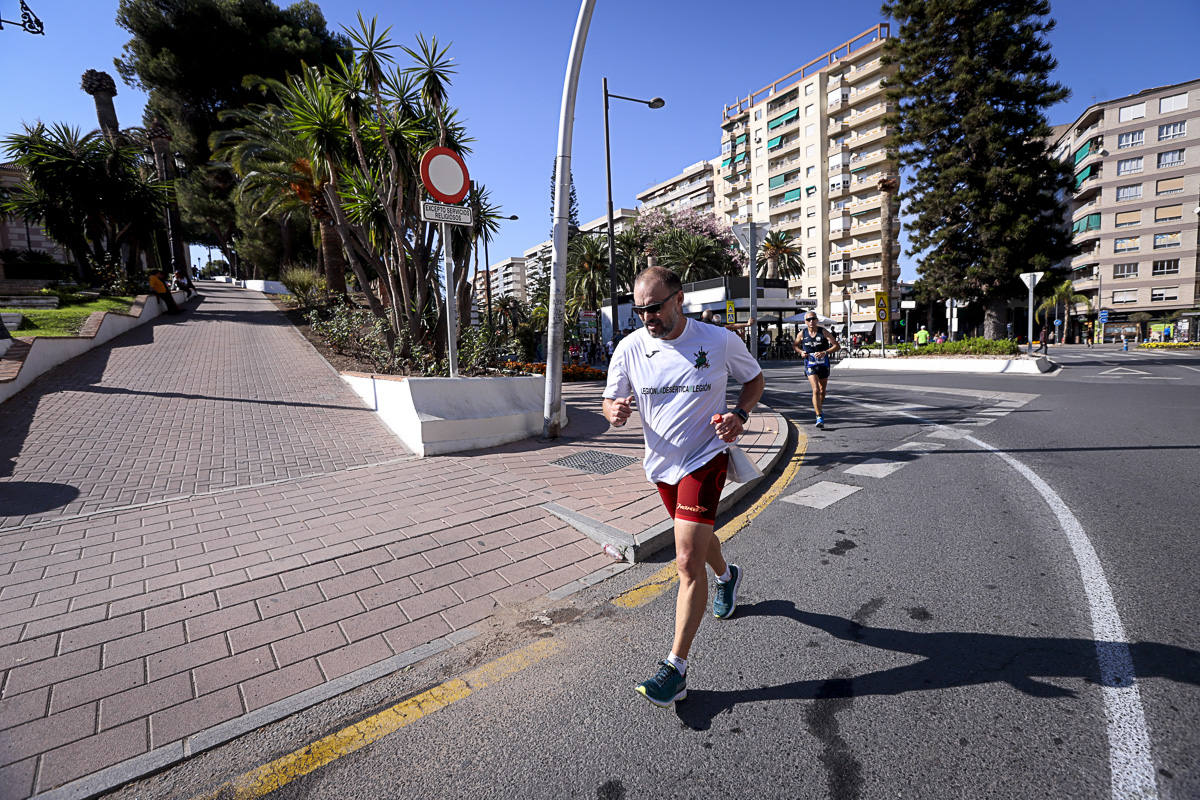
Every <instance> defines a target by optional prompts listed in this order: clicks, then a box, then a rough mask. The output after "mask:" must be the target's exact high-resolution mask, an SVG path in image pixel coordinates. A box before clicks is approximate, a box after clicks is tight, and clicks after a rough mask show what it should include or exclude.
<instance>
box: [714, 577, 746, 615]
mask: <svg viewBox="0 0 1200 800" xmlns="http://www.w3.org/2000/svg"><path fill="white" fill-rule="evenodd" d="M741 585H742V568H741V567H739V566H738V565H737V564H730V565H729V580H727V581H725V583H721V582H720V581H717V589H716V591H715V592H713V616H714V617H716V618H717V619H729V618H730V617H732V616H733V610H734V609H735V608H737V595H738V587H739V586H741Z"/></svg>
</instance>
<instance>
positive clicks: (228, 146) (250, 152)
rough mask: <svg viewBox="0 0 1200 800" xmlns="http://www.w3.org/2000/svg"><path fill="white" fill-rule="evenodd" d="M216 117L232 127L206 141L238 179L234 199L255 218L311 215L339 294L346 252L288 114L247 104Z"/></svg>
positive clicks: (326, 266)
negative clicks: (244, 203) (255, 216)
mask: <svg viewBox="0 0 1200 800" xmlns="http://www.w3.org/2000/svg"><path fill="white" fill-rule="evenodd" d="M275 85H277V86H278V85H279V84H275ZM220 118H221V119H222V121H229V122H233V123H235V127H234V128H233V129H232V130H226V131H218V132H216V133H214V134H213V135H212V137H211V138H210V146H211V147H212V149H213V158H214V159H215V160H218V161H227V162H228V163H229V165H230V166H231V167H232V168H233V170H234V172H235V173H236V174H237V175H238V176H239V177H240V178H241V179H242V180H241V182H240V183H239V184H238V188H237V195H236V196H237V198H238V199H240V200H244V201H246V202H247V204H248V205H249V207H250V209H251V211H253V212H254V213H256V214H257V215H258V218H259V219H264V218H266V217H272V218H282V219H284V220H286V219H288V218H289V217H291V216H293V215H297V214H300V215H304V216H305V217H311V219H312V220H313V221H314V222H315V223H316V225H317V236H318V239H319V245H320V248H321V261H322V263H323V265H324V269H325V280H326V285H327V286H328V287H329V290H330V291H332V292H335V293H337V294H340V295H344V294H345V293H346V256H345V254H344V253H343V252H342V243H341V240H340V239H339V238H338V235H337V231H336V230H334V227H333V215H332V214H331V213H330V211H329V204H328V202H327V201H326V199H325V192H324V189H325V180H324V179H323V177H322V174H321V170H320V168H319V166H318V163H317V160H316V158H315V157H314V154H313V153H312V152H311V149H310V148H309V147H307V146H306V145H305V144H304V142H303V141H302V140H301V139H300V137H299V136H297V135H296V133H295V132H293V131H292V130H291V129H290V128H289V127H288V116H287V115H286V114H285V112H284V111H283V109H281V108H279V107H278V106H250V107H247V108H240V109H234V110H229V111H223V112H221V114H220Z"/></svg>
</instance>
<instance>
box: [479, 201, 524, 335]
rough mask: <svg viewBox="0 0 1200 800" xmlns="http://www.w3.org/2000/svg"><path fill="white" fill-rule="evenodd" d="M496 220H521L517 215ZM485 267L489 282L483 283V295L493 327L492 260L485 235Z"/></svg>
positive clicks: (488, 318) (489, 324) (488, 321)
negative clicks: (485, 298) (489, 256)
mask: <svg viewBox="0 0 1200 800" xmlns="http://www.w3.org/2000/svg"><path fill="white" fill-rule="evenodd" d="M496 219H519V217H517V215H516V214H513V215H512V216H511V217H496ZM483 265H484V267H486V270H485V271H486V272H487V280H486V281H484V282H483V293H484V295H485V296H486V297H487V323H488V327H489V328H491V327H492V260H491V259H490V258H488V235H487V233H486V232H485V233H484V234H483Z"/></svg>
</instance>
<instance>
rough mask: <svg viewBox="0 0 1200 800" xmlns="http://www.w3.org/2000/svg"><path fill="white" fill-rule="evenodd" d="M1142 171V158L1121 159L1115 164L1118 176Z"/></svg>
mask: <svg viewBox="0 0 1200 800" xmlns="http://www.w3.org/2000/svg"><path fill="white" fill-rule="evenodd" d="M1141 171H1142V157H1141V156H1138V157H1137V158H1123V159H1121V160H1120V161H1118V162H1117V174H1118V175H1132V174H1133V173H1135V172H1141Z"/></svg>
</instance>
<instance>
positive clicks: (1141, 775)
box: [846, 399, 1158, 800]
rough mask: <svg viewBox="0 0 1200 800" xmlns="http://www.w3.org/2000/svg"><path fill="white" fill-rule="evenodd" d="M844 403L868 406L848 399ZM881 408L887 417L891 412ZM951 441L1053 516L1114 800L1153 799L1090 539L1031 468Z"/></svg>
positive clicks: (1131, 690)
mask: <svg viewBox="0 0 1200 800" xmlns="http://www.w3.org/2000/svg"><path fill="white" fill-rule="evenodd" d="M846 402H849V403H854V404H856V405H864V406H865V405H868V404H866V403H860V402H858V401H856V400H850V399H847V400H846ZM882 410H883V411H885V412H887V413H891V409H888V408H883V409H882ZM895 413H898V414H901V415H902V416H906V417H911V418H913V419H916V420H918V421H920V422H924V423H926V424H929V425H937V423H933V422H930V421H929V420H925V419H922V418H920V417H918V416H916V415H915V414H910V413H908V412H905V411H898V412H895ZM939 427H941V426H939ZM930 435H933V434H930ZM945 438H951V437H945ZM953 438H961V439H966V440H967V441H969V442H971V443H972V444H974V445H975V446H976V447H979V448H982V449H984V450H987V451H988V452H990V453H992V454H993V455H995V456H996V457H998V458H1000V459H1001V460H1003V461H1004V462H1005V463H1006V464H1008V465H1009V466H1010V467H1012V468H1013V470H1014V471H1016V472H1017V474H1019V475H1021V476H1022V477H1023V478H1025V480H1027V481H1028V482H1029V483H1030V484H1031V485H1032V486H1033V488H1034V490H1035V491H1037V493H1038V494H1040V495H1041V496H1042V499H1043V500H1045V502H1046V505H1047V506H1049V507H1050V511H1051V513H1053V514H1054V516H1055V517H1056V518H1057V520H1058V524H1059V527H1060V528H1061V529H1062V531H1063V533H1064V534H1065V535H1066V537H1067V542H1068V544H1070V546H1071V552H1072V553H1073V554H1074V556H1075V562H1076V564H1078V566H1079V574H1080V578H1081V580H1082V583H1083V591H1084V595H1085V596H1086V597H1087V602H1088V610H1089V611H1090V612H1091V617H1092V639H1093V641H1094V642H1095V645H1096V661H1097V662H1098V664H1099V666H1100V692H1101V695H1102V696H1103V698H1104V711H1105V716H1106V717H1107V719H1108V759H1109V769H1110V772H1111V788H1112V796H1113V797H1114V798H1117V800H1126V798H1139V799H1141V800H1156V798H1157V797H1158V785H1157V783H1156V782H1155V777H1154V759H1153V757H1152V756H1151V753H1150V734H1149V732H1148V731H1147V729H1146V715H1145V712H1144V711H1143V710H1142V695H1141V692H1140V691H1139V690H1138V686H1137V675H1136V674H1135V672H1134V668H1133V656H1132V654H1131V653H1130V651H1129V639H1128V637H1127V636H1126V634H1125V626H1124V625H1123V624H1122V623H1121V615H1120V613H1119V612H1118V611H1117V604H1116V601H1115V600H1114V599H1113V593H1112V587H1110V586H1109V584H1108V579H1107V578H1106V577H1105V574H1104V567H1103V565H1102V564H1101V563H1100V558H1099V556H1097V555H1096V550H1095V548H1094V547H1093V546H1092V542H1091V540H1090V539H1088V536H1087V533H1086V532H1085V531H1084V530H1083V526H1082V525H1081V524H1080V523H1079V520H1078V519H1076V517H1075V515H1074V514H1073V513H1072V512H1071V509H1070V507H1069V506H1067V504H1066V503H1065V502H1064V501H1063V499H1062V498H1061V497H1059V496H1058V493H1057V492H1055V491H1054V489H1052V488H1051V487H1050V485H1049V484H1047V483H1046V482H1045V481H1044V480H1042V478H1041V477H1040V476H1039V475H1038V474H1037V473H1036V472H1034V471H1033V470H1032V469H1030V468H1029V467H1027V466H1025V464H1023V463H1022V462H1021V461H1019V460H1018V459H1016V458H1014V457H1013V456H1011V455H1009V454H1008V453H1006V452H1004V451H1003V450H1000V449H998V448H996V447H993V446H992V445H990V444H988V443H987V442H984V441H982V440H980V439H976V438H975V437H974V436H971V435H970V434H967V433H961V432H960V435H959V436H957V437H953Z"/></svg>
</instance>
